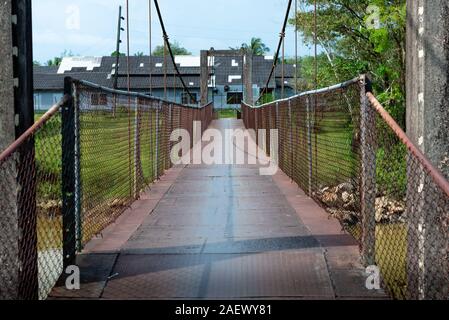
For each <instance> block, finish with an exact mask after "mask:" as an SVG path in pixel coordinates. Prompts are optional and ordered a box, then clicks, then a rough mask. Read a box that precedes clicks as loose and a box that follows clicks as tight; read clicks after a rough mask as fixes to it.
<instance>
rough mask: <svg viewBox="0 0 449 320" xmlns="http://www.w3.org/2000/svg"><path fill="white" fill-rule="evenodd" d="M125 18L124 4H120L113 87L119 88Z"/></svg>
mask: <svg viewBox="0 0 449 320" xmlns="http://www.w3.org/2000/svg"><path fill="white" fill-rule="evenodd" d="M123 19H124V18H123V17H122V6H119V9H118V26H117V47H116V50H115V53H116V55H117V56H116V59H115V69H114V71H115V73H114V83H113V86H112V87H113V88H114V89H117V85H118V70H119V64H120V43H121V42H122V40H121V39H120V38H121V31H125V29H123V28H122V20H123Z"/></svg>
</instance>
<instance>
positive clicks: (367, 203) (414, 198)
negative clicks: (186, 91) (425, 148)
mask: <svg viewBox="0 0 449 320" xmlns="http://www.w3.org/2000/svg"><path fill="white" fill-rule="evenodd" d="M370 92H371V90H370V84H369V82H368V81H367V80H366V77H364V76H361V77H359V78H357V79H354V80H351V81H349V82H346V83H343V84H339V85H336V86H333V87H330V88H326V89H322V90H317V91H313V92H308V93H304V94H301V95H299V96H296V97H293V98H290V99H287V100H280V101H276V102H273V103H270V104H265V105H262V106H259V107H252V106H249V105H245V104H243V105H242V115H243V120H244V123H245V126H246V127H247V128H249V129H255V130H260V129H266V130H267V134H268V133H269V130H270V129H278V130H279V141H280V145H279V166H280V168H281V169H282V170H283V171H284V172H285V173H286V174H287V175H288V176H289V177H291V179H292V180H293V181H295V182H296V183H297V184H298V185H299V186H300V187H301V188H302V189H303V190H304V191H305V192H306V193H308V194H309V195H310V196H311V197H312V198H313V199H314V200H315V201H317V203H318V204H320V205H321V206H322V207H323V208H325V209H326V210H327V212H328V213H329V214H330V215H331V216H333V217H335V218H337V219H339V220H340V222H341V224H342V226H343V227H344V228H345V229H346V230H347V231H348V232H350V233H351V234H352V235H353V236H354V237H355V238H356V239H357V240H358V242H359V244H360V249H361V253H362V258H363V262H364V264H365V265H366V266H371V265H376V266H378V267H379V269H380V271H381V276H382V281H383V285H384V287H385V288H386V289H387V290H388V292H389V293H390V294H391V296H392V297H393V298H397V299H447V298H449V257H448V252H449V234H448V233H449V183H448V182H447V180H446V179H445V178H444V177H443V176H442V175H441V174H440V172H439V171H438V170H437V169H435V168H434V167H433V166H432V165H431V164H430V162H429V161H428V160H427V159H426V157H425V156H424V155H422V153H421V152H420V151H419V150H418V149H417V148H416V147H415V146H414V145H413V143H412V142H411V141H410V139H408V137H407V136H406V135H405V133H404V132H403V131H402V130H401V129H400V127H399V126H398V125H397V124H396V122H395V121H394V120H393V119H392V118H391V117H390V116H389V115H388V113H387V112H386V111H385V110H384V109H383V108H382V106H381V105H380V104H379V103H378V101H377V100H376V99H375V97H374V96H373V95H372V94H371V93H370ZM265 141H270V137H269V136H267V138H266V139H265ZM266 150H268V153H269V152H270V145H269V143H268V144H267V146H266Z"/></svg>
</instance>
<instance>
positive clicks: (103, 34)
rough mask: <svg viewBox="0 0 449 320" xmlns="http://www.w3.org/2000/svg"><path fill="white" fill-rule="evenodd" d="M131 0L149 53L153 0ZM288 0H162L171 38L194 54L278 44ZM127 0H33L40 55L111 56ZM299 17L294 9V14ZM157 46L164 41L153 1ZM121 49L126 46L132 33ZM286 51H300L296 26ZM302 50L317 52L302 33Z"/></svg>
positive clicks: (141, 45) (139, 42)
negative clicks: (252, 43)
mask: <svg viewBox="0 0 449 320" xmlns="http://www.w3.org/2000/svg"><path fill="white" fill-rule="evenodd" d="M129 2H130V19H129V23H130V28H129V29H130V51H131V54H134V53H136V52H139V51H141V52H144V53H145V54H148V52H149V31H148V30H149V23H148V21H149V15H148V2H149V0H129ZM287 3H288V0H159V5H160V8H161V12H162V15H163V18H164V23H165V27H166V29H167V33H168V35H169V37H170V41H178V42H179V43H180V44H181V45H182V46H183V47H185V48H187V49H188V50H189V51H190V52H192V53H193V54H194V55H199V52H200V50H202V49H209V48H211V47H214V48H215V49H216V50H218V49H228V48H229V47H231V46H232V47H236V46H240V45H241V44H242V43H246V42H249V41H250V39H251V38H252V37H260V38H262V40H263V41H264V42H265V44H267V46H268V47H269V48H270V49H271V54H272V55H274V51H275V50H276V48H277V45H278V41H279V33H280V31H281V28H282V23H283V19H284V15H285V11H286V9H287ZM120 5H122V6H123V14H125V10H124V8H125V0H59V1H55V0H33V39H34V40H33V41H34V49H33V51H34V60H37V61H40V62H42V63H45V62H46V61H48V60H49V59H51V58H53V57H55V56H59V55H60V54H61V53H62V52H64V51H65V50H67V51H69V52H72V53H73V54H75V55H80V56H103V55H110V54H111V53H112V52H114V51H115V46H116V38H117V19H118V7H119V6H120ZM291 16H293V13H291ZM152 26H153V32H152V34H153V35H152V38H153V48H154V47H155V46H156V45H160V44H162V43H163V40H162V32H161V28H160V24H159V20H158V18H157V15H156V10H155V8H154V4H153V23H152ZM122 41H123V44H122V46H121V51H122V52H124V51H125V50H126V33H124V34H123V36H122ZM285 51H286V55H287V56H294V54H295V41H294V29H293V26H289V27H288V29H287V33H286V44H285ZM298 51H299V55H306V54H311V53H312V51H311V49H309V48H307V47H305V46H304V45H303V44H302V42H301V38H300V40H299V45H298Z"/></svg>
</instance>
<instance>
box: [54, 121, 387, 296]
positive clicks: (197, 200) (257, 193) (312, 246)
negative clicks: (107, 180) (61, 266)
mask: <svg viewBox="0 0 449 320" xmlns="http://www.w3.org/2000/svg"><path fill="white" fill-rule="evenodd" d="M213 126H215V127H216V128H220V129H224V128H229V127H241V126H242V124H241V122H239V121H235V120H222V121H216V122H214V124H213ZM359 260H360V257H359V254H358V248H357V245H356V243H355V242H354V240H353V239H352V238H351V237H350V236H348V235H347V234H345V233H344V232H342V231H341V227H340V224H339V223H338V221H335V220H333V219H330V218H329V217H328V215H327V214H326V212H324V210H322V209H321V208H320V207H318V206H317V205H316V204H315V203H314V202H313V201H312V200H311V199H309V198H308V197H307V196H306V195H305V194H304V193H303V192H302V191H301V190H300V189H298V187H297V186H296V185H295V184H294V183H292V182H291V181H290V180H289V179H288V177H287V176H286V175H285V174H283V173H282V172H280V173H278V174H277V175H276V176H274V177H267V176H260V175H259V170H258V167H257V166H249V165H247V166H227V165H223V166H206V165H196V166H195V165H190V166H187V167H185V168H174V169H172V170H170V171H169V172H168V173H167V174H166V176H164V177H163V178H162V180H161V181H160V182H158V183H156V184H155V185H154V186H153V188H152V190H151V191H150V192H148V193H147V194H145V195H143V196H142V198H141V200H139V201H137V202H136V203H135V204H134V205H133V208H132V209H131V210H128V212H126V213H125V214H124V215H123V216H122V217H121V218H120V219H119V220H118V221H117V222H116V223H115V224H114V225H113V226H111V227H110V228H108V230H106V231H105V232H104V234H103V238H102V239H96V240H94V241H92V242H91V243H90V244H89V245H88V247H87V248H86V252H85V253H84V254H83V255H80V256H79V257H78V264H79V265H80V267H81V275H82V285H81V290H79V291H72V292H68V291H66V290H65V289H64V288H62V287H59V288H55V290H54V291H53V293H52V295H51V298H53V299H58V298H61V299H66V298H82V299H185V298H191V299H201V298H211V299H222V298H223V299H234V298H288V299H350V298H362V299H365V298H367V299H368V298H385V295H384V294H383V293H382V292H373V291H368V290H367V289H365V281H366V275H365V273H364V270H363V268H362V266H361V265H360V264H359Z"/></svg>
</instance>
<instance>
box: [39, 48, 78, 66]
mask: <svg viewBox="0 0 449 320" xmlns="http://www.w3.org/2000/svg"><path fill="white" fill-rule="evenodd" d="M73 56H74V54H73V53H72V51H68V50H64V52H63V53H61V55H60V56H59V57H54V58H53V59H51V60H48V61H47V63H46V65H47V66H49V67H51V66H59V65H60V64H61V62H62V59H64V58H65V57H73Z"/></svg>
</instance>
